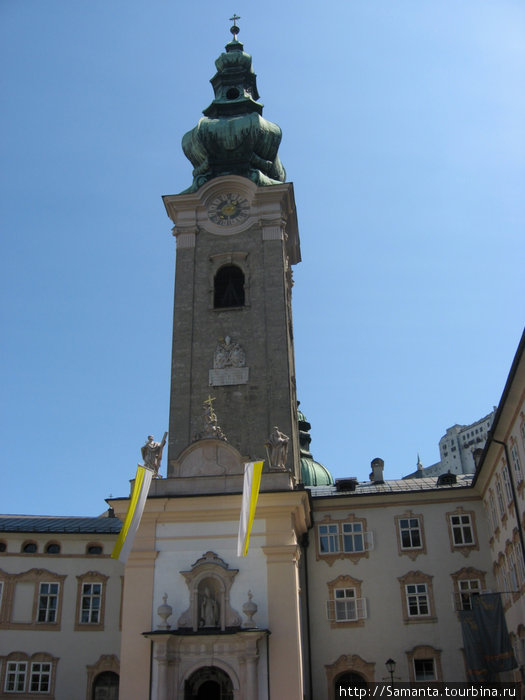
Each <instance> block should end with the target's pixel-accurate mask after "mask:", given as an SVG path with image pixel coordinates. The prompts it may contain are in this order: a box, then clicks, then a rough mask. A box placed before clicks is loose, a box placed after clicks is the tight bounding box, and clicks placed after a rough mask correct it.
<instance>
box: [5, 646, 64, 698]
mask: <svg viewBox="0 0 525 700" xmlns="http://www.w3.org/2000/svg"><path fill="white" fill-rule="evenodd" d="M57 663H58V659H57V658H56V657H53V656H51V654H48V653H45V652H38V653H36V654H33V655H32V656H28V655H27V654H25V653H24V652H19V651H15V652H12V653H11V654H9V655H7V656H4V657H0V688H1V690H2V691H3V693H5V696H6V697H11V696H12V697H13V698H16V697H24V698H25V697H45V698H49V699H50V700H52V699H53V698H54V697H55V681H56V669H57ZM15 686H16V687H15ZM2 697H4V695H3V694H2Z"/></svg>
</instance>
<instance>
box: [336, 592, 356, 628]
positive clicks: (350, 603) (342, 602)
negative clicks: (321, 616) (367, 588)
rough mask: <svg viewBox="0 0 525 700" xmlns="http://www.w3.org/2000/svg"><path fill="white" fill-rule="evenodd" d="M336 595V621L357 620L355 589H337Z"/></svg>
mask: <svg viewBox="0 0 525 700" xmlns="http://www.w3.org/2000/svg"><path fill="white" fill-rule="evenodd" d="M334 595H335V619H336V621H337V622H346V621H348V620H357V607H356V597H355V588H336V589H335V591H334Z"/></svg>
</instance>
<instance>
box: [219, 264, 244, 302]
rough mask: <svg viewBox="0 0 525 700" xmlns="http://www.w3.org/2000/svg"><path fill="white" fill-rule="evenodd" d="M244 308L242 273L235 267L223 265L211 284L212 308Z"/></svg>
mask: <svg viewBox="0 0 525 700" xmlns="http://www.w3.org/2000/svg"><path fill="white" fill-rule="evenodd" d="M233 306H244V272H243V271H242V270H241V268H240V267H238V266H237V265H223V266H222V267H220V268H219V269H218V270H217V273H216V275H215V279H214V284H213V307H214V308H215V309H227V308H230V307H233Z"/></svg>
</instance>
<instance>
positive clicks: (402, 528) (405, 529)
mask: <svg viewBox="0 0 525 700" xmlns="http://www.w3.org/2000/svg"><path fill="white" fill-rule="evenodd" d="M398 522H399V542H400V546H401V549H402V550H404V551H406V550H410V549H423V530H422V528H421V520H420V518H419V517H418V516H417V515H416V516H407V517H406V518H405V517H401V518H399V521H398ZM403 523H407V524H406V525H403ZM414 523H415V524H414ZM415 532H417V536H418V538H419V544H414V537H413V533H415ZM403 533H408V539H409V541H410V544H409V545H405V544H404V541H403Z"/></svg>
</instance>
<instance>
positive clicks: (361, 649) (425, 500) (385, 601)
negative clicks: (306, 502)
mask: <svg viewBox="0 0 525 700" xmlns="http://www.w3.org/2000/svg"><path fill="white" fill-rule="evenodd" d="M405 484H406V482H405ZM312 491H313V492H315V489H312ZM313 507H314V522H315V526H314V528H313V530H312V531H311V533H310V545H309V548H308V554H307V556H308V569H309V573H308V576H309V582H310V586H309V591H308V595H309V605H310V618H311V630H312V634H311V638H312V653H311V658H312V667H313V668H312V670H313V691H314V692H313V694H312V697H315V698H319V699H320V698H330V697H332V696H331V695H330V694H329V693H330V691H329V687H328V678H329V677H330V674H331V673H332V671H333V667H334V666H335V667H336V670H337V673H340V672H342V671H354V672H357V673H360V674H361V675H363V676H364V677H365V679H366V680H369V681H370V680H374V681H381V680H384V679H385V677H386V676H387V673H386V669H385V661H386V660H387V659H389V658H393V659H394V660H396V662H397V668H396V676H397V677H399V678H400V679H401V680H403V681H409V680H413V663H412V660H411V657H409V653H410V652H411V651H412V650H414V649H415V648H417V647H431V648H432V649H433V650H435V656H436V662H437V664H436V677H437V679H438V680H445V681H463V680H465V666H464V663H463V657H462V651H461V649H462V635H461V628H460V624H459V620H458V615H457V613H456V611H455V609H454V608H455V606H457V596H455V593H456V591H457V588H456V584H455V580H454V578H453V576H452V575H453V574H456V575H458V572H462V571H465V570H466V569H468V568H470V569H472V570H475V571H480V572H482V573H483V576H484V588H493V586H494V583H495V581H494V577H493V574H492V567H491V562H490V556H489V553H488V547H487V543H488V532H487V528H486V524H485V517H484V510H483V505H482V503H481V500H480V498H479V497H478V496H476V495H475V494H473V493H472V490H471V489H468V490H467V489H457V490H453V491H451V490H450V489H448V490H446V491H444V490H440V491H439V492H438V491H435V492H424V493H421V492H420V493H417V492H416V493H406V492H405V493H400V494H392V493H389V494H383V495H380V494H377V495H375V496H369V497H359V496H351V495H349V496H345V497H332V498H316V497H315V496H314V498H313ZM454 513H468V514H470V516H471V522H472V528H473V531H474V542H473V544H472V545H469V546H467V547H460V546H454V544H453V541H452V539H451V531H450V523H449V519H450V515H451V514H454ZM401 517H404V518H416V517H417V518H419V521H420V523H421V525H422V542H421V546H420V547H419V548H408V549H403V548H402V545H401V542H400V538H399V534H398V533H399V521H396V518H398V519H399V518H401ZM337 521H339V522H340V523H341V522H363V528H364V529H366V531H368V532H370V533H372V537H373V546H372V548H371V549H370V550H369V551H367V552H364V553H357V554H348V553H347V554H345V555H343V556H341V557H339V556H338V555H332V554H322V553H320V542H319V527H320V525H322V524H323V523H324V524H327V523H328V524H329V523H335V522H337ZM465 575H469V574H465ZM406 576H408V577H407V578H406V579H405V580H404V581H400V580H399V579H403V577H406ZM472 576H473V577H474V574H472ZM476 576H477V574H476ZM339 577H343V578H341V579H339V581H340V583H339V584H335V585H339V586H340V587H345V586H349V587H353V586H358V587H359V586H360V587H361V593H360V594H361V596H362V597H363V598H364V599H365V601H366V616H365V618H364V619H361V620H358V621H355V622H339V623H338V622H331V621H330V620H329V619H328V618H327V609H326V601H327V600H328V599H329V598H330V586H329V584H330V583H331V582H334V581H337V580H338V578H339ZM344 577H351V578H350V579H348V578H346V579H345V578H344ZM351 579H353V580H354V581H352V580H351ZM345 581H346V583H345ZM415 581H420V582H426V583H427V585H428V587H429V589H431V609H430V611H429V612H430V614H429V615H428V616H425V615H422V616H414V617H412V616H408V615H407V609H406V605H405V595H406V590H405V588H404V587H405V585H406V584H407V583H408V584H409V585H410V582H415ZM359 582H361V583H359ZM429 592H430V590H429ZM425 654H426V655H427V656H428V654H427V653H426V652H425ZM341 657H346V658H343V662H342V663H340V664H339V665H337V662H338V660H339V659H341Z"/></svg>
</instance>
